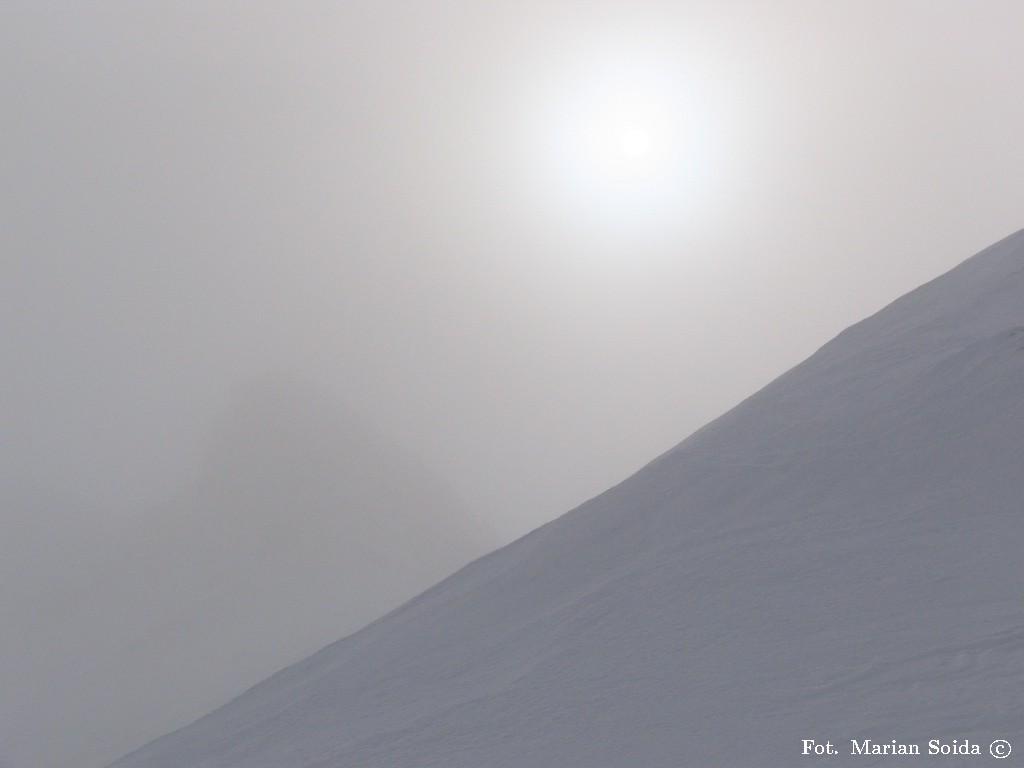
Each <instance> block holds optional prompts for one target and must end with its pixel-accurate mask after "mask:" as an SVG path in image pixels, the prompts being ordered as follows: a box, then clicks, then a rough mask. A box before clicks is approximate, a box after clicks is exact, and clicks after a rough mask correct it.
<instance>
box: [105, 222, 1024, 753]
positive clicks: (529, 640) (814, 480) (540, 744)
mask: <svg viewBox="0 0 1024 768" xmlns="http://www.w3.org/2000/svg"><path fill="white" fill-rule="evenodd" d="M1022 436H1024V232H1022V233H1018V234H1016V235H1014V236H1012V237H1010V238H1007V239H1006V240H1004V241H1002V242H1000V243H998V244H996V245H994V246H992V247H991V248H989V249H987V250H986V251H984V252H982V253H981V254H979V255H977V256H975V257H974V258H972V259H969V260H968V261H966V262H964V263H963V264H962V265H960V266H959V267H957V268H956V269H954V270H952V271H951V272H949V273H947V274H946V275H944V276H942V277H940V278H938V279H936V280H934V281H932V282H931V283H928V284H926V285H925V286H922V287H921V288H919V289H917V290H915V291H913V292H911V293H910V294H908V295H906V296H904V297H903V298H901V299H899V300H898V301H896V302H894V303H893V304H891V305H890V306H888V307H886V308H885V309H883V310H882V311H881V312H879V313H877V314H876V315H874V316H872V317H870V318H868V319H866V320H864V321H863V322H861V323H858V324H857V325H855V326H853V327H851V328H850V329H848V330H847V331H845V332H844V333H842V334H840V335H839V336H838V337H837V338H836V339H835V340H833V341H832V342H830V343H829V344H827V345H825V346H824V347H823V348H822V349H821V350H819V351H818V352H817V353H816V354H815V355H813V356H812V357H811V358H809V359H808V360H807V361H805V362H804V363H802V364H801V365H799V366H797V367H796V368H794V369H792V370H791V371H789V372H788V373H786V374H785V375H783V376H782V377H780V378H779V379H777V380H775V381H774V382H772V383H771V384H770V385H769V386H767V387H766V388H765V389H763V390H762V391H760V392H759V393H757V394H756V395H754V396H753V397H751V398H749V399H748V400H746V401H744V402H743V403H742V404H740V405H739V406H738V407H736V408H735V409H733V410H732V411H730V412H728V413H726V414H725V415H724V416H722V417H721V418H719V419H717V420H716V421H714V422H712V423H710V424H709V425H707V426H706V427H704V428H703V429H701V430H699V431H698V432H697V433H695V434H694V435H692V436H691V437H690V438H689V439H687V440H685V441H684V442H683V443H681V444H680V445H679V446H677V447H676V448H674V449H672V450H670V451H669V452H667V453H666V454H664V455H662V456H661V457H659V458H658V459H656V460H655V461H653V462H652V463H650V464H649V465H647V466H646V467H645V468H644V469H642V470H641V471H640V472H638V473H637V474H636V475H634V476H633V477H631V478H629V479H628V480H626V481H625V482H623V483H621V484H620V485H618V486H616V487H614V488H612V489H611V490H609V491H607V492H605V493H604V494H602V495H600V496H598V497H597V498H595V499H593V500H592V501H590V502H588V503H586V504H584V505H582V506H581V507H579V508H577V509H575V510H573V511H572V512H570V513H568V514H566V515H564V516H563V517H561V518H559V519H558V520H557V521H555V522H553V523H550V524H548V525H546V526H544V527H542V528H540V529H538V530H537V531H535V532H534V533H532V534H530V535H528V536H526V537H524V538H523V539H521V540H519V541H517V542H515V543H513V544H511V545H509V546H507V547H505V548H503V549H501V550H499V551H497V552H495V553H492V554H491V555H488V556H486V557H484V558H482V559H480V560H477V561H475V562H474V563H472V564H471V565H469V566H467V567H466V568H464V569H463V570H462V571H460V572H459V573H457V574H455V575H454V576H452V577H450V578H449V579H447V580H445V581H444V582H442V583H441V584H439V585H437V586H435V587H434V588H432V589H430V590H429V591H427V592H426V593H424V594H422V595H420V596H419V597H418V598H416V599H415V600H413V601H411V602H410V603H408V604H406V605H405V606H403V608H402V609H400V610H398V611H396V612H394V613H392V614H390V615H388V616H386V617H385V618H383V619H382V620H380V621H378V622H376V623H374V624H372V625H370V626H369V627H368V628H366V629H364V630H362V631H360V632H358V633H356V634H355V635H353V636H351V637H348V638H345V639H343V640H341V641H339V642H338V643H336V644H334V645H331V646H328V647H327V648H325V649H323V650H322V651H320V652H319V653H317V654H315V655H313V656H311V657H310V658H308V659H306V660H305V661H303V662H301V663H299V664H296V665H294V666H292V667H290V668H288V669H285V670H283V671H282V672H280V673H278V674H277V675H275V676H273V677H271V678H270V679H268V680H267V681H266V682H264V683H262V684H261V685H259V686H257V687H256V688H254V689H252V690H251V691H249V692H248V693H246V694H245V695H243V696H242V697H240V698H238V699H236V700H235V701H233V702H232V703H231V704H229V705H227V706H225V707H223V708H221V709H219V710H217V711H216V712H213V713H212V714H210V715H209V716H207V717H205V718H203V719H202V720H200V721H198V722H197V723H195V724H193V725H192V726H190V727H188V728H185V729H183V730H181V731H178V732H176V733H173V734H171V735H169V736H167V737H165V738H162V739H160V740H158V741H156V742H154V743H153V744H151V745H149V746H148V747H146V748H144V749H142V750H140V751H139V752H137V753H135V754H133V755H130V756H128V757H126V758H124V759H123V760H121V761H119V762H117V763H115V765H116V766H117V768H143V767H144V768H180V766H189V767H190V768H243V767H244V768H253V767H254V766H283V765H287V766H290V767H291V768H313V767H314V766H318V767H319V766H341V765H344V766H346V768H371V767H372V768H408V767H409V766H417V767H418V768H431V767H438V768H439V767H440V766H452V765H459V766H488V768H550V766H556V765H573V766H586V767H587V768H627V767H629V768H632V767H634V766H645V767H646V768H678V766H708V765H715V766H725V765H759V766H788V765H792V764H794V762H795V761H797V760H798V759H800V758H801V749H802V740H803V739H814V740H816V741H817V742H820V743H824V742H825V741H826V740H828V741H831V742H832V743H833V744H835V745H837V746H838V748H839V750H840V756H839V757H837V758H833V759H832V762H830V764H831V765H846V764H854V763H856V764H857V765H887V766H892V765H901V764H918V762H919V759H915V758H911V759H910V761H909V762H902V761H900V760H899V759H898V758H892V757H876V758H872V757H865V756H857V757H851V756H850V755H849V751H850V740H851V739H857V740H864V739H873V740H877V741H882V742H885V743H888V742H889V741H890V740H891V739H896V740H897V741H899V742H907V743H911V742H913V743H917V744H919V745H921V747H922V749H923V750H927V743H928V740H931V739H939V740H945V741H946V742H950V743H951V742H952V740H953V739H956V740H958V742H960V743H962V742H964V741H965V740H970V741H971V742H973V743H977V744H979V745H980V746H981V749H982V750H984V753H985V754H986V755H987V749H988V744H989V742H990V741H991V740H993V739H996V738H1002V739H1007V740H1009V741H1010V742H1011V743H1013V744H1014V745H1015V747H1016V749H1018V750H1020V749H1024V699H1022V697H1021V691H1022V690H1024V664H1022V663H1021V661H1022V658H1024V657H1022V654H1024V605H1022V601H1021V596H1020V586H1021V584H1022V583H1024V559H1022V558H1021V557H1020V553H1021V551H1024V550H1022V545H1024V519H1022V510H1021V503H1022V499H1024V472H1021V456H1022V455H1024V451H1022V450H1021V449H1022V441H1024V437H1022ZM566 460H567V461H571V457H566ZM983 759H989V758H987V757H986V758H983ZM961 762H962V761H959V760H956V759H955V758H954V759H952V760H949V761H948V762H943V764H944V765H946V764H949V765H955V764H960V763H961Z"/></svg>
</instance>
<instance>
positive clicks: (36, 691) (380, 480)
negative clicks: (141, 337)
mask: <svg viewBox="0 0 1024 768" xmlns="http://www.w3.org/2000/svg"><path fill="white" fill-rule="evenodd" d="M199 463H200V464H201V466H202V467H203V469H202V472H201V474H200V476H199V477H198V479H197V480H195V482H194V483H193V484H191V485H189V486H187V487H184V488H182V490H181V491H180V493H179V494H178V495H177V496H176V497H175V498H173V499H169V500H164V501H163V502H161V503H160V504H159V505H158V506H156V507H155V508H153V509H149V510H144V511H140V512H138V513H137V514H136V515H134V516H131V517H121V518H118V519H116V520H115V519H107V518H101V519H102V520H103V523H104V524H103V526H100V525H98V524H93V525H89V524H88V523H87V522H86V521H87V520H89V519H90V518H88V517H87V516H85V515H84V514H74V512H75V511H76V510H75V508H74V506H73V503H74V502H73V500H66V499H63V498H61V497H60V496H59V495H56V494H55V493H53V492H51V493H50V494H49V495H46V496H41V495H39V494H38V493H29V492H28V491H23V492H21V493H20V494H18V495H14V494H13V493H11V492H7V493H5V500H6V501H8V502H9V503H10V504H12V505H15V509H12V510H10V511H8V512H7V517H8V519H7V521H6V523H7V524H6V527H5V528H4V532H5V534H6V540H5V541H4V542H3V543H4V545H5V549H6V548H9V549H10V556H7V557H5V558H3V563H2V570H3V571H4V576H5V581H4V586H5V587H6V590H5V592H4V593H0V598H3V599H2V601H0V608H2V609H3V611H2V616H3V618H5V619H6V620H7V622H9V623H8V624H7V626H6V627H5V631H4V633H3V644H2V645H0V679H2V680H3V681H4V682H5V683H7V689H6V690H7V694H6V697H5V701H4V705H5V712H4V715H5V717H4V718H3V721H2V730H0V755H3V759H7V760H8V762H10V763H11V764H12V765H14V766H16V768H61V766H63V765H67V756H68V755H74V756H75V765H76V766H77V767H78V768H88V767H90V766H91V767H93V768H95V766H99V765H105V764H106V763H108V762H109V761H110V760H112V759H114V758H115V757H117V756H118V755H119V754H123V753H124V751H126V750H127V749H129V748H132V747H136V746H139V745H141V744H145V743H146V742H147V741H149V740H151V739H153V738H155V737H156V736H158V735H160V734H161V733H165V732H166V731H168V730H170V729H172V728H176V727H180V726H182V725H184V724H186V723H188V722H191V721H192V720H194V719H195V718H196V717H199V716H200V715H202V714H204V713H205V712H207V711H209V710H210V709H212V708H214V707H216V706H219V705H220V704H223V703H224V702H225V701H228V700H230V699H231V698H233V697H234V696H237V695H238V694H239V693H240V692H241V691H244V690H245V689H246V688H248V687H249V686H251V685H252V684H254V683H256V682H258V681H259V680H261V679H263V678H264V677H266V676H267V675H268V674H270V673H272V672H274V671H275V670H277V669H280V668H281V667H282V666H285V665H287V664H291V663H293V662H295V661H297V660H299V659H301V658H303V657H304V656H306V655H308V654H309V653H311V652H313V651H315V650H316V649H317V648H320V647H322V646H323V645H324V644H325V643H327V642H330V641H332V640H335V639H336V638H338V637H339V636H342V635H346V634H349V633H351V632H353V631H355V630H357V629H359V628H360V627H362V626H364V625H366V624H367V623H369V622H370V621H372V620H373V619H376V618H378V617H379V616H381V615H382V614H384V613H386V612H387V611H389V610H391V609H393V608H395V607H396V606H398V605H400V604H402V603H403V602H404V601H406V600H408V599H409V598H410V597H412V596H414V595H415V594H416V593H418V592H420V591H421V590H423V589H424V588H426V587H427V586H429V585H431V584H434V583H436V582H437V581H439V580H440V579H442V578H444V577H445V576H447V575H449V574H450V573H452V572H453V571H455V570H456V569H457V568H459V567H461V566H462V565H464V564H465V563H467V562H469V561H470V560H472V559H473V558H475V557H477V556H479V555H481V554H483V553H485V552H488V551H490V550H492V549H493V548H494V547H496V546H498V544H499V542H500V540H499V538H498V536H497V534H496V533H495V532H494V531H492V530H491V529H490V528H489V526H487V525H486V524H485V523H483V522H481V521H480V520H479V519H478V518H476V517H475V515H474V514H473V513H472V512H471V511H470V510H469V509H468V508H467V506H466V504H465V503H464V502H463V501H462V500H461V499H459V497H458V496H457V494H456V493H455V492H454V491H453V490H452V489H451V488H450V487H449V486H448V485H447V484H446V483H445V482H444V481H443V480H441V479H440V478H438V477H437V476H436V475H435V474H433V473H432V472H431V471H430V470H429V469H428V468H427V467H426V466H424V464H423V463H422V462H421V461H420V460H419V459H417V458H416V457H414V456H413V455H411V454H409V453H408V452H406V451H404V450H402V449H401V448H399V447H397V446H396V445H394V444H393V443H392V442H391V441H389V440H388V439H386V438H385V437H384V436H383V435H381V434H380V433H378V432H377V431H376V430H375V429H374V428H373V427H372V425H370V424H369V423H367V422H366V421H365V420H363V419H361V418H359V417H357V416H356V415H355V414H353V413H352V412H351V410H350V409H349V408H348V407H347V405H346V404H345V403H344V401H342V400H341V399H340V398H338V397H337V396H335V395H333V394H331V393H328V392H323V391H320V390H319V389H318V388H316V387H315V386H313V385H311V384H306V383H305V382H303V381H302V380H300V379H297V378H295V377H292V376H290V375H287V374H268V375H264V376H261V377H257V378H254V379H253V380H251V381H248V382H246V383H245V384H244V385H241V386H239V387H238V388H237V390H236V391H235V393H234V398H233V400H232V402H231V404H230V406H229V407H227V408H226V409H225V411H224V412H223V413H222V414H221V415H220V417H219V419H217V420H216V421H215V423H214V424H213V425H211V428H210V433H209V439H208V441H207V446H206V451H205V456H204V457H201V460H200V462H199ZM98 517H99V516H98V515H93V518H92V519H96V518H98ZM97 529H99V530H97ZM29 598H31V599H29ZM72 633H77V636H76V635H75V634H72ZM69 678H70V679H72V680H73V684H69V683H68V680H69ZM15 692H16V693H17V695H14V693H15ZM62 758H63V759H62Z"/></svg>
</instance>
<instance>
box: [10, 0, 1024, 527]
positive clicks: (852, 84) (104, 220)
mask: <svg viewBox="0 0 1024 768" xmlns="http://www.w3.org/2000/svg"><path fill="white" fill-rule="evenodd" d="M1021 30H1024V2H1017V1H1015V0H1000V1H996V0H988V1H987V2H986V1H984V0H981V1H979V0H969V1H968V0H963V1H958V2H952V1H949V0H946V1H943V0H920V1H919V2H914V1H910V0H883V1H880V2H868V1H863V2H821V1H820V0H814V1H813V2H811V1H807V2H723V1H722V0H715V2H644V1H643V0H631V2H628V3H626V2H599V1H598V2H595V1H594V0H590V1H588V2H565V1H556V2H551V1H550V0H545V2H533V1H532V0H517V2H515V3H512V2H488V3H478V2H456V1H453V0H440V1H438V2H415V3H414V2H408V3H399V2H337V3H310V2H287V3H284V2H281V3H270V2H256V1H250V2H237V3H224V2H214V3H210V2H205V1H204V2H173V3H171V2H160V3H153V2H148V3H147V2H123V3H112V2H89V3H85V2H70V3H52V2H36V1H33V2H17V1H15V0H10V1H9V2H5V3H3V4H2V6H0V178H2V179H3V184H2V188H0V189H2V191H0V194H2V196H3V197H2V203H0V233H2V238H3V241H2V242H3V253H2V257H0V270H2V271H0V278H2V283H0V284H2V289H0V290H2V292H3V299H2V301H0V322H2V327H3V333H2V334H0V354H2V357H3V360H4V377H3V379H4V381H3V389H2V394H0V414H2V419H3V432H2V441H3V442H2V445H0V448H2V455H3V456H4V459H3V463H4V466H3V471H2V476H4V477H29V478H35V479H37V480H39V481H41V482H52V481H53V479H54V478H60V479H61V482H62V483H68V484H70V485H71V486H73V487H74V488H75V492H76V493H77V494H79V495H81V496H82V497H84V498H86V499H88V500H89V501H90V502H91V503H94V504H95V506H97V507H100V508H106V509H110V510H115V511H117V513H118V514H130V513H134V510H136V509H137V508H138V502H139V501H140V500H141V499H145V498H147V497H151V496H154V495H160V494H164V493H169V492H171V491H173V489H174V486H175V485H176V484H177V483H180V481H181V477H182V476H183V473H188V472H191V471H194V470H195V466H194V465H195V462H196V459H195V457H196V456H197V455H198V454H199V449H198V444H199V441H201V440H202V435H203V434H204V429H205V426H204V425H207V424H208V423H209V421H210V420H211V419H212V418H213V417H214V415H215V414H216V413H217V412H219V410H221V409H222V408H223V407H224V405H225V403H226V402H227V400H228V397H229V395H228V393H229V392H230V391H231V390H232V388H233V387H235V386H237V385H238V384H239V382H244V381H246V380H247V379H250V378H251V377H253V376H255V375H256V374H257V373H259V372H260V371H264V370H267V369H287V370H292V371H297V372H299V373H300V374H301V375H302V376H303V377H305V378H307V379H310V380H313V381H315V382H316V383H317V384H318V385H320V386H321V387H323V388H325V389H328V390H330V391H333V392H335V393H337V394H339V395H340V396H341V397H343V398H345V399H346V400H347V401H348V402H349V403H350V404H351V405H352V406H353V407H354V409H355V410H357V411H358V412H360V413H361V414H363V415H364V416H366V417H368V418H369V419H370V420H372V421H373V422H375V423H376V424H377V425H378V426H379V427H380V429H382V430H383V431H384V432H385V433H386V434H388V435H390V436H392V437H394V438H396V439H397V440H398V441H400V442H401V443H403V444H404V445H405V446H407V447H408V448H409V449H411V450H412V451H414V452H415V453H417V454H419V455H420V456H422V457H423V458H424V459H425V461H426V462H427V463H428V464H429V465H430V466H432V467H433V468H434V469H435V470H437V471H438V472H439V473H440V474H441V475H442V476H444V477H446V478H447V479H448V480H450V481H451V483H452V484H453V485H454V486H455V488H456V489H457V490H458V491H459V492H460V493H461V494H462V495H463V496H464V497H465V499H466V500H467V501H468V502H469V503H470V505H471V506H472V507H474V508H475V509H476V510H477V511H478V512H479V513H480V514H481V515H483V516H484V517H486V518H487V519H488V520H490V521H492V522H493V523H495V524H496V525H497V526H499V528H500V529H501V530H502V531H503V532H504V534H505V535H506V536H512V535H516V534H518V533H521V532H524V531H525V530H527V529H529V528H531V527H533V526H536V525H538V524H540V523H542V522H544V521H546V520H548V519H550V518H552V517H554V516H556V515H557V514H559V513H561V512H563V511H565V510H566V509H568V508H569V507H571V506H574V505H575V504H577V503H580V502H582V501H584V500H585V499H586V498H588V497H590V496H592V495H594V494H596V493H598V492H600V491H602V490H603V489H605V488H606V487H608V486H610V485H612V484H614V483H615V482H617V481H618V480H620V479H622V478H623V477H625V476H626V475H627V474H629V473H630V472H631V471H633V470H634V469H636V468H638V467H639V466H640V465H641V464H643V463H645V462H646V461H647V460H649V459H651V458H653V457H654V456H655V455H656V454H658V453H659V452H661V451H662V450H665V449H667V448H669V447H670V446H672V445H673V444H675V443H676V442H678V441H679V440H681V439H682V438H684V437H685V436H686V435H687V434H688V433H690V432H691V431H692V430H694V429H695V428H697V427H699V426H701V425H702V424H703V423H705V422H707V421H708V420H710V419H711V418H713V417H715V416H717V415H718V414H720V413H721V412H722V411H724V410H725V409H727V408H729V407H730V406H732V405H734V404H735V403H736V402H738V401H739V400H740V399H741V398H743V397H744V396H746V395H748V394H750V393H752V392H753V391H755V390H756V389H757V388H759V387H760V386H761V385H763V384H764V383H766V382H767V381H769V380H770V379H771V378H773V377H774V376H776V375H778V374H780V373H781V372H783V371H784V370H785V369H786V368H788V367H789V366H791V365H793V364H795V363H796V362H798V361H800V360H801V359H803V358H804V357H806V356H807V355H808V354H810V353H811V352H813V351H814V349H815V348H816V347H817V346H819V345H820V344H822V343H824V342H825V341H827V340H828V339H829V338H830V337H832V336H833V335H834V334H836V333H837V332H838V331H840V330H841V329H842V328H844V327H845V326H847V325H849V324H850V323H852V322H854V321H856V320H858V319H860V318H861V317H863V316H865V315H866V314H869V313H871V312H873V311H875V310H876V309H878V308H880V307H881V306H882V305H883V304H885V303H886V302H888V301H890V300H892V299H894V298H895V297H897V296H898V295H900V294H902V293H904V292H905V291H907V290H909V289H911V288H913V287H915V286H916V285H918V284H920V283H921V282H924V281H926V280H928V279H930V278H931V277H933V276H935V275H937V274H938V273H940V272H942V271H944V270H945V269H947V268H949V267H951V266H953V265H954V264H956V263H958V262H959V261H961V260H962V259H964V258H966V257H967V256H969V255H971V254H972V253H974V252H976V251H978V250H980V249H981V248H982V247H984V246H986V245H988V244H989V243H991V242H992V241H994V240H996V239H999V238H1001V237H1003V236H1005V235H1007V234H1009V233H1010V232H1012V231H1014V230H1016V229H1018V228H1020V227H1021V226H1024V216H1022V215H1021V209H1022V202H1024V196H1022V184H1024V144H1022V142H1021V140H1020V137H1021V136H1024V102H1022V101H1021V99H1020V98H1019V97H1020V94H1021V92H1022V86H1024V58H1022V57H1021V55H1020V34H1021ZM638 104H639V105H640V106H637V105H638ZM624 105H625V106H624ZM616 110H618V111H620V112H621V111H623V110H625V111H626V112H629V110H634V111H633V112H630V114H629V115H627V117H626V118H625V119H626V122H629V121H634V122H635V121H639V122H640V123H642V125H641V129H642V130H643V131H645V132H646V133H645V136H646V138H645V141H647V140H649V142H650V149H649V150H648V152H647V153H646V154H645V156H644V157H643V158H639V160H638V161H637V162H638V163H640V165H642V166H643V167H642V168H633V167H629V168H625V167H624V166H623V167H619V166H622V164H623V163H626V164H628V163H631V162H633V160H637V158H627V159H623V158H621V157H616V156H613V155H614V153H613V155H604V156H594V154H593V153H592V152H591V150H593V147H592V146H590V144H588V142H591V143H592V139H593V136H594V135H595V134H594V131H595V130H597V131H598V132H599V131H600V130H604V129H605V128H607V127H608V125H610V122H609V121H611V122H614V121H615V120H616V119H619V118H618V117H615V116H614V115H612V113H615V112H616ZM609 115H612V116H611V117H609ZM619 117H621V115H620V116H619ZM608 130H612V131H613V132H614V131H615V130H618V128H616V127H615V126H612V127H611V128H608ZM594 151H598V150H594ZM600 151H603V150H600ZM641 161H642V162H641Z"/></svg>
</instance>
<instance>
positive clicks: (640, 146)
mask: <svg viewBox="0 0 1024 768" xmlns="http://www.w3.org/2000/svg"><path fill="white" fill-rule="evenodd" d="M639 62H643V63H639ZM549 95H550V102H549V111H548V112H547V113H546V114H545V115H543V117H542V121H543V125H544V126H545V131H546V132H547V139H546V143H547V146H548V153H547V157H548V159H549V169H550V171H551V172H552V173H553V176H551V177H550V180H551V182H553V184H552V186H550V187H549V189H548V190H547V191H548V192H549V194H550V195H553V196H554V197H550V196H549V197H548V199H549V200H552V201H554V200H559V201H560V206H562V207H561V210H562V212H563V213H565V212H569V213H572V214H573V215H574V216H575V217H578V218H577V220H578V221H579V222H580V223H584V222H588V221H590V222H593V223H594V224H597V225H599V227H600V228H601V229H605V228H606V227H607V226H613V227H616V228H624V229H622V231H623V232H633V233H636V234H639V233H641V232H644V231H647V232H653V231H654V230H655V229H656V228H657V227H659V226H661V225H666V226H669V225H670V223H671V222H678V221H679V220H680V219H681V218H682V217H686V216H690V215H696V211H697V209H701V208H702V207H704V206H706V204H707V199H706V198H707V197H708V196H707V195H706V194H705V192H706V190H705V187H706V186H707V184H708V183H709V182H710V181H711V173H710V172H711V170H712V169H713V167H714V166H715V165H716V163H717V160H718V157H717V155H718V152H716V151H715V150H716V149H717V147H716V146H715V142H714V141H713V140H712V139H713V134H714V132H713V131H711V130H709V128H710V124H711V117H712V116H711V115H709V114H706V110H702V108H701V104H700V103H699V102H698V101H697V100H696V99H695V98H694V96H693V95H692V90H691V89H689V88H687V87H686V84H685V83H681V81H680V79H679V75H678V71H677V70H675V69H674V68H673V66H672V65H671V63H668V62H666V63H665V66H664V67H662V68H658V67H652V66H650V62H649V61H645V60H644V58H643V57H639V56H638V57H637V59H636V60H635V61H630V60H627V59H626V58H624V57H621V56H620V57H616V59H615V60H614V61H605V62H603V63H601V64H598V65H597V66H596V67H595V68H594V69H591V70H589V71H588V70H587V68H586V67H580V68H579V69H577V71H576V72H575V73H573V75H572V76H570V77H567V78H566V79H564V80H561V81H555V82H553V83H552V88H551V90H550V91H549ZM552 210H553V212H554V213H556V215H561V214H559V213H558V209H552ZM595 231H596V230H595Z"/></svg>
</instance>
